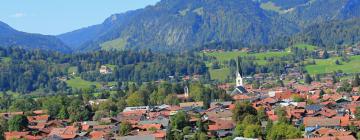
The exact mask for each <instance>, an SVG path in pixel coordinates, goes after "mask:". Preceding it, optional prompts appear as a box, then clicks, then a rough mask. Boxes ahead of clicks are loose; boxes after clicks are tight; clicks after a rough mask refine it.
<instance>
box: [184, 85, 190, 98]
mask: <svg viewBox="0 0 360 140" xmlns="http://www.w3.org/2000/svg"><path fill="white" fill-rule="evenodd" d="M184 94H185V95H184V97H185V98H186V99H187V98H189V88H188V87H187V86H185V87H184Z"/></svg>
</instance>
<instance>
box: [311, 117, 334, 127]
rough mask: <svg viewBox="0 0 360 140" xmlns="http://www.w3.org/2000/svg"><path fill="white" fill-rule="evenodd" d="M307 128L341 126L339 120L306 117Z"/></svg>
mask: <svg viewBox="0 0 360 140" xmlns="http://www.w3.org/2000/svg"><path fill="white" fill-rule="evenodd" d="M304 125H305V127H309V126H317V125H318V126H320V127H327V126H340V119H337V118H322V117H304Z"/></svg>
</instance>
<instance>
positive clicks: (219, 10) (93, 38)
mask: <svg viewBox="0 0 360 140" xmlns="http://www.w3.org/2000/svg"><path fill="white" fill-rule="evenodd" d="M297 31H298V29H297V26H296V25H295V24H293V23H291V22H289V21H288V20H286V19H285V18H282V17H280V16H278V14H276V13H273V12H268V11H265V10H263V9H262V8H260V5H259V4H258V3H256V2H253V1H252V0H162V1H161V2H159V3H158V4H156V5H155V6H148V7H146V8H144V9H139V10H136V11H131V12H127V13H124V14H116V15H112V16H111V17H110V18H108V19H106V20H105V22H104V23H102V24H100V25H95V26H91V27H88V28H84V29H80V30H77V31H74V32H70V33H66V34H63V35H59V36H58V37H59V38H60V39H61V40H63V41H64V42H66V43H67V44H68V45H69V46H71V45H75V48H77V49H79V50H96V49H100V48H103V49H104V48H105V49H106V48H124V47H128V48H137V47H141V48H152V49H157V50H163V49H171V50H174V49H175V50H176V49H177V50H180V49H186V48H191V47H196V46H201V45H204V44H208V43H214V42H223V41H233V42H241V43H243V44H249V45H263V44H268V43H271V42H272V40H274V39H276V38H277V37H279V36H288V35H291V34H293V33H295V32H297Z"/></svg>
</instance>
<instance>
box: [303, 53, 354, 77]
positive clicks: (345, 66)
mask: <svg viewBox="0 0 360 140" xmlns="http://www.w3.org/2000/svg"><path fill="white" fill-rule="evenodd" d="M336 60H339V61H340V58H338V57H333V58H329V59H318V60H315V62H316V64H315V65H308V66H306V67H305V69H306V70H307V71H308V72H309V73H310V74H323V73H332V72H334V71H339V70H341V71H343V72H345V73H359V72H360V56H351V57H350V62H343V61H340V65H336V64H335V61H336Z"/></svg>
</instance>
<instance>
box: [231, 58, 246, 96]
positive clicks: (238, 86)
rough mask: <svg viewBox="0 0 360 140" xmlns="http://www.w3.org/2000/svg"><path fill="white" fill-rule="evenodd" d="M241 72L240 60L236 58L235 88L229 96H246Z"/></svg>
mask: <svg viewBox="0 0 360 140" xmlns="http://www.w3.org/2000/svg"><path fill="white" fill-rule="evenodd" d="M243 77H244V75H243V71H242V68H241V59H240V58H238V61H237V70H236V86H235V89H234V90H233V91H232V92H231V93H230V95H231V96H234V95H237V94H246V93H248V91H247V90H246V89H245V87H244V79H243Z"/></svg>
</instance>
